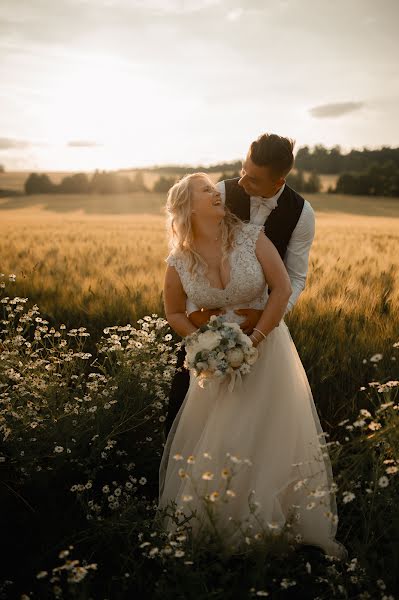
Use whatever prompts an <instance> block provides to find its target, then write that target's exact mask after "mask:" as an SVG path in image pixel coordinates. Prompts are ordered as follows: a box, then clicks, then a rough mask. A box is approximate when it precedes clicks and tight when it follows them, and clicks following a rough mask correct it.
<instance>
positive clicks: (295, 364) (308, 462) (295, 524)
mask: <svg viewBox="0 0 399 600" xmlns="http://www.w3.org/2000/svg"><path fill="white" fill-rule="evenodd" d="M258 350H259V357H258V360H257V362H256V363H255V364H254V365H253V366H252V368H251V371H250V373H248V374H246V375H243V376H242V378H238V379H237V380H236V382H235V385H234V387H233V389H231V386H229V382H228V380H222V381H219V380H215V381H211V382H210V383H209V384H208V385H207V386H205V387H204V388H202V387H200V386H199V385H198V381H197V379H196V378H195V377H194V375H193V374H192V373H191V375H190V387H189V390H188V392H187V394H186V397H185V399H184V402H183V403H182V406H181V408H180V410H179V412H178V414H177V416H176V418H175V420H174V422H173V424H172V427H171V429H170V432H169V435H168V437H167V440H166V443H165V447H164V452H163V456H162V459H161V464H160V469H159V503H158V507H159V508H160V509H162V508H164V507H166V506H167V505H168V504H169V505H170V506H171V504H170V501H171V500H173V501H174V502H176V504H177V506H178V508H179V510H180V513H181V514H183V515H190V514H191V513H192V511H194V510H195V511H196V517H195V518H194V519H191V521H190V525H191V531H192V534H193V535H196V534H199V533H200V532H201V531H203V530H204V528H207V527H208V526H211V520H212V521H214V516H210V515H217V519H218V520H217V523H218V527H219V528H221V529H219V531H223V534H222V536H223V539H224V540H225V543H226V548H231V549H232V550H233V549H237V548H239V544H240V543H241V540H242V537H243V536H242V533H240V531H239V529H238V528H237V522H238V521H245V523H246V526H249V531H251V534H252V535H254V536H255V535H258V536H259V535H262V532H263V534H264V532H265V531H270V532H273V531H274V532H275V531H279V530H281V529H282V528H283V527H284V525H285V524H286V523H287V519H289V518H290V516H291V515H293V519H291V518H290V519H289V523H291V525H290V535H291V536H294V537H295V538H296V539H297V541H299V542H300V543H304V544H311V545H315V546H318V547H320V548H321V549H322V550H323V551H324V552H325V553H326V554H329V555H331V556H335V557H337V558H340V559H346V558H347V551H346V548H345V547H344V546H343V545H342V544H341V543H340V542H338V541H337V540H335V534H336V531H337V525H338V516H337V506H336V498H335V494H334V488H333V487H332V486H333V474H332V468H331V461H330V457H329V454H328V449H327V447H326V446H325V443H326V439H325V434H324V433H323V430H322V428H321V425H320V420H319V417H318V414H317V411H316V407H315V405H314V401H313V397H312V392H311V389H310V386H309V382H308V379H307V376H306V373H305V371H304V368H303V365H302V363H301V360H300V358H299V356H298V353H297V350H296V348H295V345H294V342H293V340H292V338H291V335H290V332H289V330H288V327H287V326H286V324H285V323H284V321H281V322H280V325H279V326H278V327H276V328H275V329H274V330H273V331H272V332H271V333H270V334H269V335H268V336H267V338H266V339H265V340H263V341H262V342H261V343H260V344H259V345H258ZM204 498H206V500H204ZM250 503H251V504H252V510H250V506H249V504H250ZM254 507H255V509H254ZM210 511H211V512H210ZM163 526H164V528H165V530H166V531H168V532H173V531H175V529H176V523H175V520H174V519H172V518H170V517H166V518H165V519H164V522H163ZM211 528H212V526H211ZM298 534H299V535H298Z"/></svg>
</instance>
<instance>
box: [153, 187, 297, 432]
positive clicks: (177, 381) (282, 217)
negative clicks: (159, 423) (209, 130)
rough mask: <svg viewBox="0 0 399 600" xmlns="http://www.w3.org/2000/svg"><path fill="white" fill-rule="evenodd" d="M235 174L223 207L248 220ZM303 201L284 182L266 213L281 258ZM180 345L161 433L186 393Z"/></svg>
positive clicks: (245, 201) (244, 197)
mask: <svg viewBox="0 0 399 600" xmlns="http://www.w3.org/2000/svg"><path fill="white" fill-rule="evenodd" d="M238 179H239V178H238V177H237V178H235V179H226V180H225V182H224V183H225V188H226V206H227V207H228V208H229V209H230V210H231V212H233V213H234V214H236V215H237V217H239V218H240V219H241V220H242V221H249V220H250V212H251V205H250V196H249V195H248V194H247V193H246V192H245V191H244V190H243V188H242V187H241V186H239V185H238ZM304 202H305V200H304V199H303V198H302V196H300V195H299V194H297V193H296V191H295V190H293V189H292V188H290V187H289V186H288V185H287V184H285V188H284V191H283V193H282V194H281V195H280V197H279V199H278V200H277V206H276V208H275V209H274V210H272V212H271V213H270V215H269V216H268V218H267V220H266V223H265V234H266V235H267V237H268V238H269V240H271V241H272V242H273V244H274V245H275V246H276V248H277V250H278V252H279V254H280V256H281V258H282V259H283V260H284V257H285V253H286V251H287V246H288V242H289V241H290V238H291V235H292V232H293V231H294V229H295V227H296V225H297V223H298V220H299V217H300V216H301V213H302V209H303V205H304ZM184 358H185V351H184V348H183V349H182V350H180V351H179V352H178V354H177V367H178V368H177V369H176V374H175V376H174V378H173V381H172V386H171V390H170V395H169V406H168V415H167V418H166V421H165V434H166V435H168V433H169V430H170V428H171V426H172V423H173V421H174V420H175V417H176V415H177V413H178V411H179V409H180V406H181V404H182V402H183V400H184V398H185V396H186V393H187V390H188V386H189V381H190V376H189V372H188V371H187V369H185V368H184V367H183V363H184Z"/></svg>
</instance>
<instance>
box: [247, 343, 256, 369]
mask: <svg viewBox="0 0 399 600" xmlns="http://www.w3.org/2000/svg"><path fill="white" fill-rule="evenodd" d="M258 354H259V352H258V349H257V348H255V347H254V346H252V348H249V349H248V350H247V351H246V352H245V361H246V362H247V363H248V364H249V365H253V364H254V363H255V362H256V361H257V359H258Z"/></svg>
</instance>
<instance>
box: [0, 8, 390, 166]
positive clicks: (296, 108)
mask: <svg viewBox="0 0 399 600" xmlns="http://www.w3.org/2000/svg"><path fill="white" fill-rule="evenodd" d="M398 19H399V1H398V0H379V2H376V1H375V0H335V1H334V2H331V1H330V0H245V1H243V0H241V1H240V2H238V1H237V0H1V2H0V164H2V165H4V167H5V168H6V170H8V171H11V170H26V171H32V170H36V171H40V170H41V171H47V172H48V171H52V170H62V171H69V170H70V171H75V172H76V171H90V170H94V169H96V168H98V169H117V168H129V167H135V166H137V167H142V166H147V165H155V164H177V163H178V164H191V165H199V164H204V165H206V164H212V163H216V162H219V161H230V160H237V159H242V158H243V157H244V156H245V154H246V152H247V149H248V146H249V144H250V143H251V141H252V140H253V139H256V138H257V137H258V135H260V134H261V133H264V132H272V133H278V134H280V135H284V136H288V137H291V138H294V139H295V140H296V149H298V148H299V147H301V146H304V145H309V146H313V145H314V144H323V145H325V146H327V147H332V146H334V145H340V146H341V148H342V150H343V151H348V150H349V149H350V148H362V147H365V146H367V147H368V148H378V147H381V146H383V145H385V146H399V119H398V107H399V73H398V59H397V57H398V54H399V53H398V50H399V42H398V40H399V36H398V34H397V24H398Z"/></svg>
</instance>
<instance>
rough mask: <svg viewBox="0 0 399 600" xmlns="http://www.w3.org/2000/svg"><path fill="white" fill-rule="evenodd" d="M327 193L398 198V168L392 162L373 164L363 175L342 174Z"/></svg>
mask: <svg viewBox="0 0 399 600" xmlns="http://www.w3.org/2000/svg"><path fill="white" fill-rule="evenodd" d="M328 191H329V192H335V193H338V194H354V195H360V196H399V168H398V166H397V165H396V164H395V163H394V161H392V160H391V161H387V162H385V163H383V164H378V163H374V164H373V165H371V166H370V167H369V168H368V169H367V171H365V172H363V173H353V172H352V173H342V175H340V176H339V178H338V180H337V183H336V186H335V189H331V188H330V189H329V190H328Z"/></svg>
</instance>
